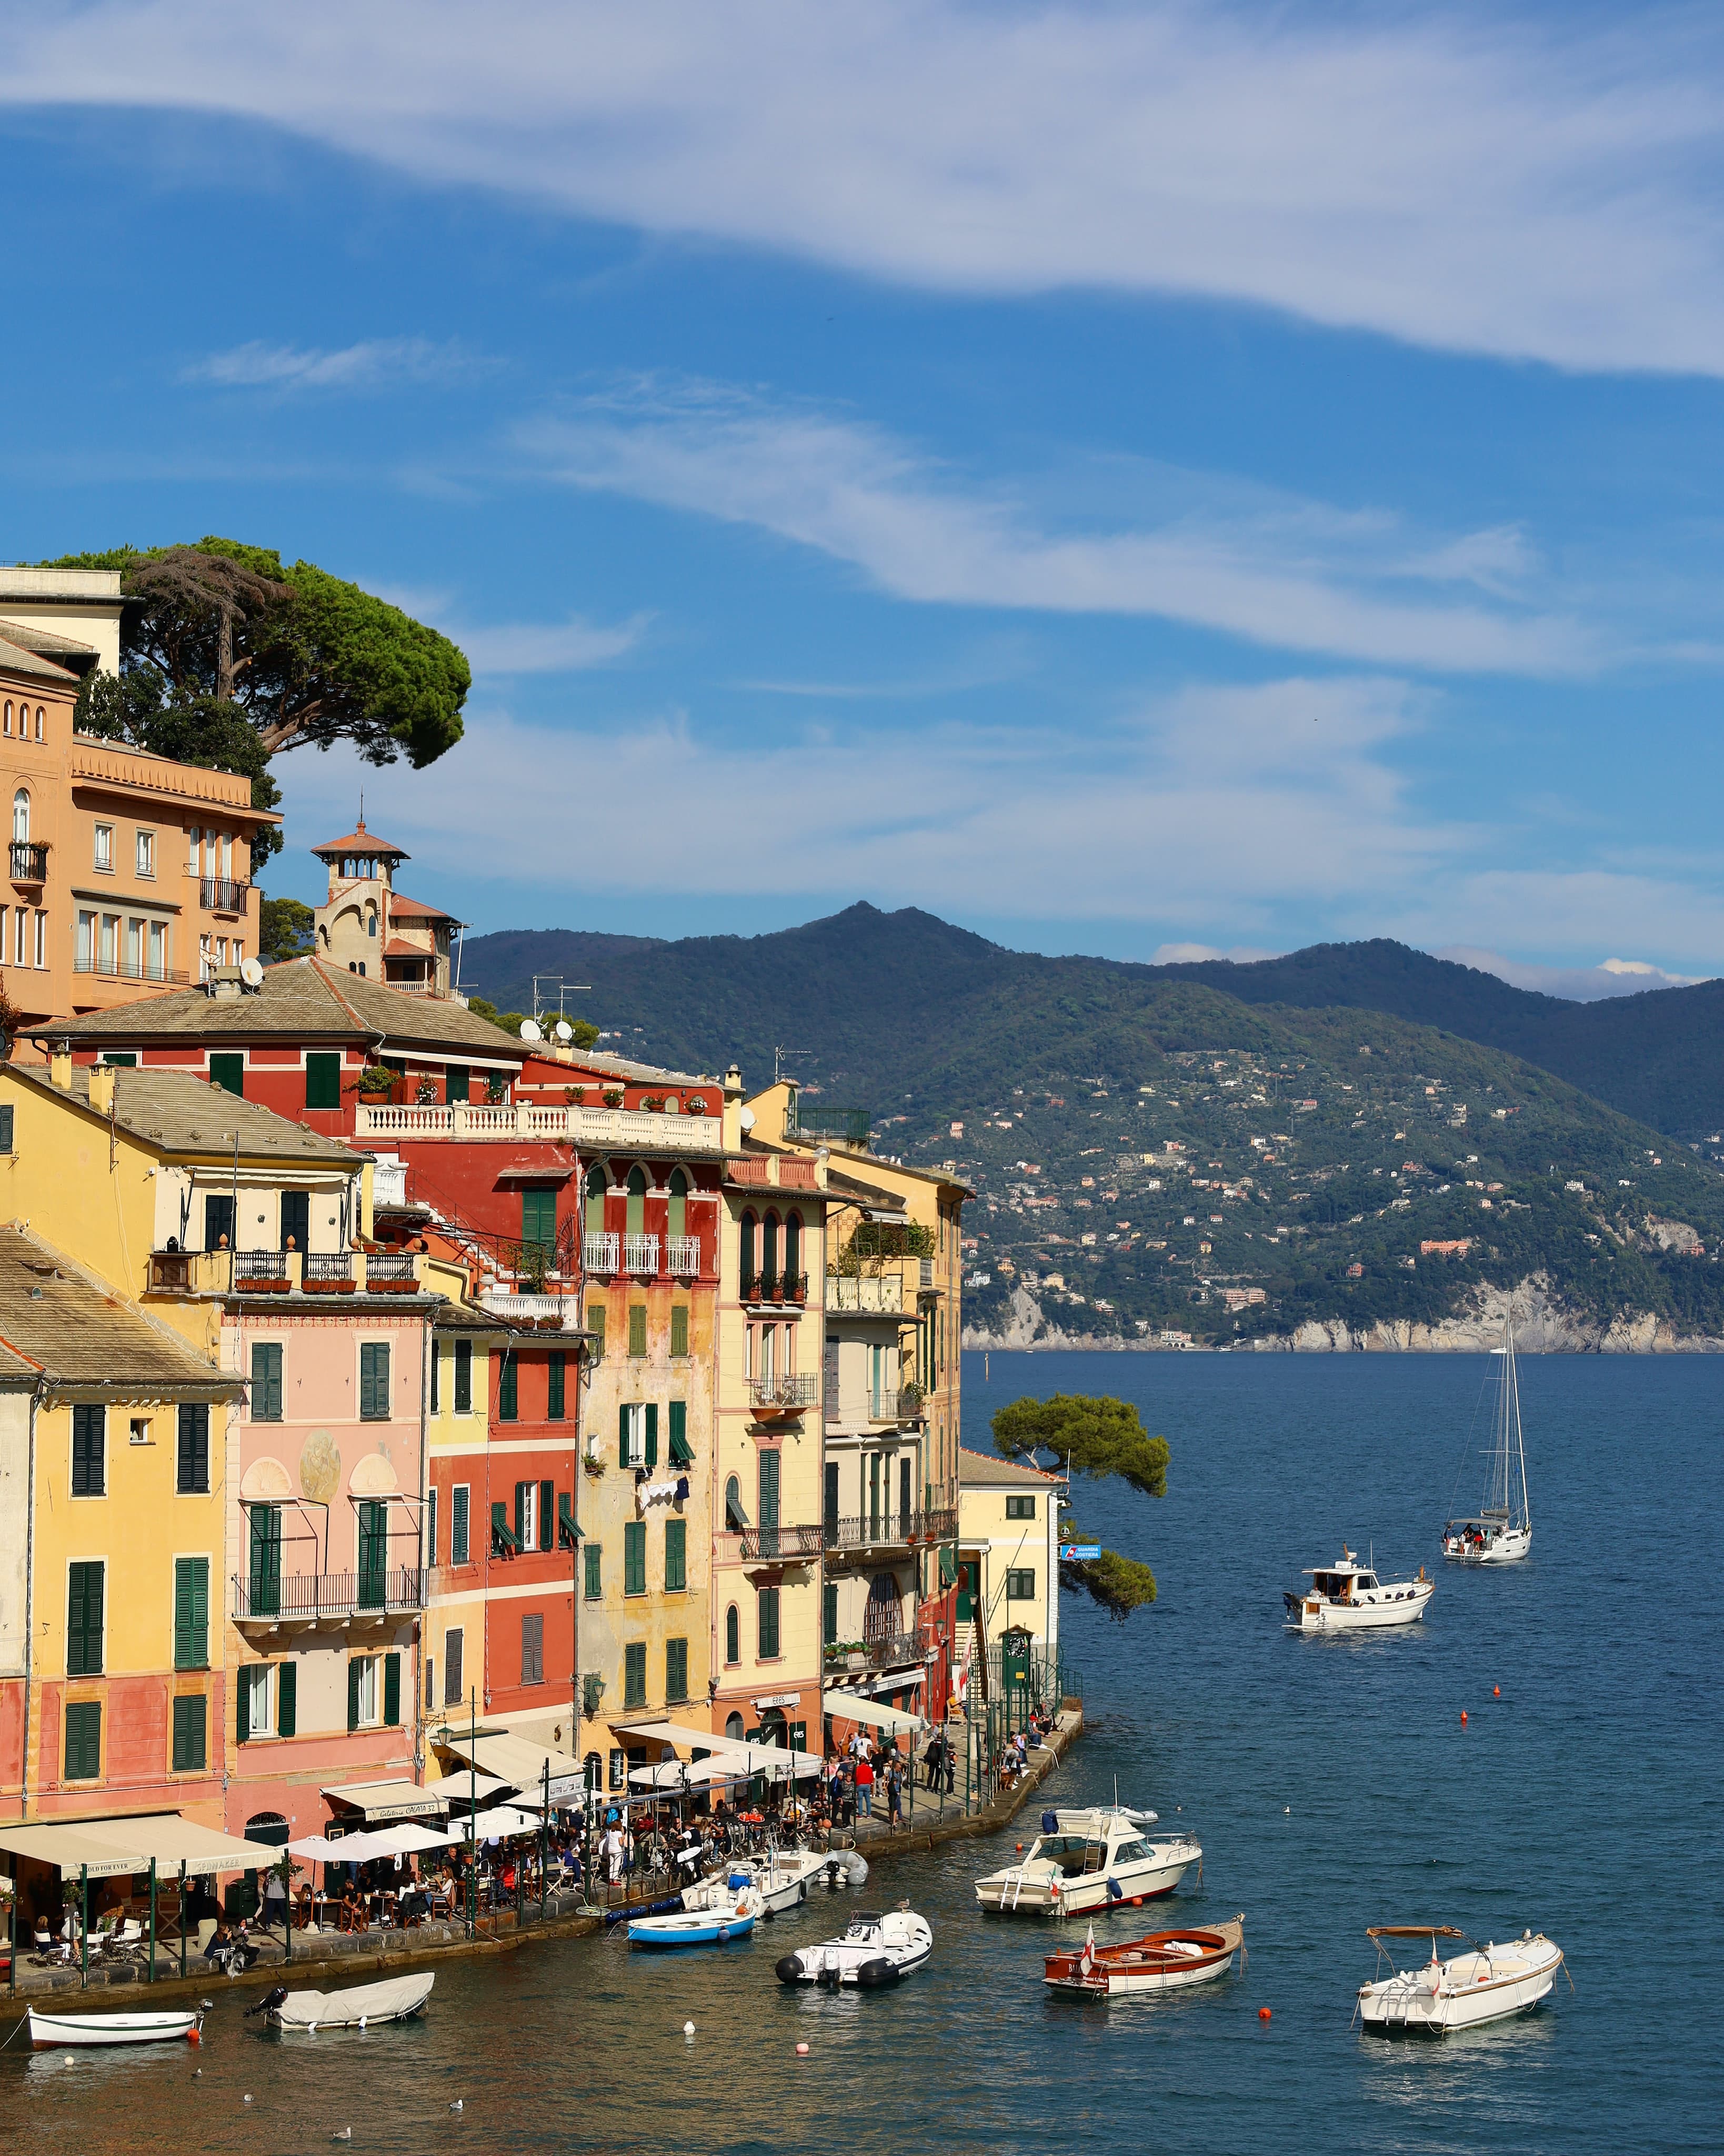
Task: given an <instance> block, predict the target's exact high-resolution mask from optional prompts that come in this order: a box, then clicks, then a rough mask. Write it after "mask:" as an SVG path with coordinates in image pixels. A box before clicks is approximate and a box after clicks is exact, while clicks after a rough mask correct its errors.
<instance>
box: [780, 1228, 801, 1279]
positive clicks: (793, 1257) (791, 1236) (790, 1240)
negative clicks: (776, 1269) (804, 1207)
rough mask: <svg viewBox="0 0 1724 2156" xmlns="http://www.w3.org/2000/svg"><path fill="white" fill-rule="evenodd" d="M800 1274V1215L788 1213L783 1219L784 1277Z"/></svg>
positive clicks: (793, 1276) (788, 1277) (791, 1277)
mask: <svg viewBox="0 0 1724 2156" xmlns="http://www.w3.org/2000/svg"><path fill="white" fill-rule="evenodd" d="M801 1274H802V1215H801V1214H800V1213H790V1214H786V1215H785V1219H784V1277H785V1279H786V1280H787V1281H794V1280H797V1279H799V1278H800V1276H801Z"/></svg>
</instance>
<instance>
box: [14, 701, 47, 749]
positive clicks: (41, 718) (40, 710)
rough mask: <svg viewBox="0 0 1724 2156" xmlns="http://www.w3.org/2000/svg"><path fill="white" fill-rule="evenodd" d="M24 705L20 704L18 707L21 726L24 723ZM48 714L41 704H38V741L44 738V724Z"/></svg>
mask: <svg viewBox="0 0 1724 2156" xmlns="http://www.w3.org/2000/svg"><path fill="white" fill-rule="evenodd" d="M23 716H24V715H23V706H22V705H20V706H19V707H18V723H19V725H20V726H22V725H23ZM47 716H48V715H47V713H46V712H45V711H44V710H43V708H42V706H41V705H40V704H38V706H36V738H37V740H38V741H40V740H41V738H42V725H43V721H44V719H45V718H46V717H47Z"/></svg>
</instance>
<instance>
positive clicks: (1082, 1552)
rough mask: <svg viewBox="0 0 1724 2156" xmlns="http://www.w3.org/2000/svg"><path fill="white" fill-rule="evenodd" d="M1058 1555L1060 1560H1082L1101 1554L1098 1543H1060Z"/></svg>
mask: <svg viewBox="0 0 1724 2156" xmlns="http://www.w3.org/2000/svg"><path fill="white" fill-rule="evenodd" d="M1060 1556H1061V1557H1062V1558H1068V1557H1070V1558H1092V1557H1100V1556H1101V1543H1060Z"/></svg>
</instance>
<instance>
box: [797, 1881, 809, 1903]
mask: <svg viewBox="0 0 1724 2156" xmlns="http://www.w3.org/2000/svg"><path fill="white" fill-rule="evenodd" d="M796 1898H797V1900H798V1902H806V1901H807V1900H808V1881H807V1880H806V1879H799V1880H798V1881H797V1886H796Z"/></svg>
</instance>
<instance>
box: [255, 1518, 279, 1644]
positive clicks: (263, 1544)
mask: <svg viewBox="0 0 1724 2156" xmlns="http://www.w3.org/2000/svg"><path fill="white" fill-rule="evenodd" d="M248 1513H249V1520H250V1525H251V1548H250V1557H251V1573H250V1592H251V1614H252V1615H253V1616H254V1617H276V1616H279V1615H280V1613H281V1507H280V1506H279V1505H253V1506H250V1507H248Z"/></svg>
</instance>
